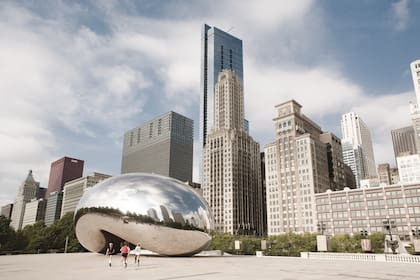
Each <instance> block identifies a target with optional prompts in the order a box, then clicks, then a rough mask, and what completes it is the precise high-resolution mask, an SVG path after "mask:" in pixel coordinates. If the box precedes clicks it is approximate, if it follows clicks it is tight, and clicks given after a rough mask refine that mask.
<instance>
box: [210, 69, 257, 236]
mask: <svg viewBox="0 0 420 280" xmlns="http://www.w3.org/2000/svg"><path fill="white" fill-rule="evenodd" d="M215 88H216V89H215V92H216V95H215V114H214V128H213V129H212V130H211V132H210V133H209V134H208V138H207V142H206V145H205V147H204V154H203V194H204V198H205V199H206V201H207V202H208V203H209V205H210V208H211V209H212V211H213V216H214V225H215V231H217V232H226V233H231V234H240V235H262V233H263V230H264V229H263V212H262V210H261V207H262V205H259V204H260V202H261V201H262V186H261V169H260V167H261V159H260V151H259V144H258V143H257V142H255V141H254V140H253V139H252V137H251V136H249V135H248V134H247V133H246V132H245V130H244V117H243V116H244V97H243V88H242V83H241V80H240V78H239V76H237V75H236V73H235V72H234V71H231V70H223V71H222V72H220V74H219V78H218V82H217V84H216V86H215Z"/></svg>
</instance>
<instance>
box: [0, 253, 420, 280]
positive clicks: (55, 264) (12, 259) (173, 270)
mask: <svg viewBox="0 0 420 280" xmlns="http://www.w3.org/2000/svg"><path fill="white" fill-rule="evenodd" d="M0 279H5V280H6V279H7V280H9V279H10V280H20V279H22V280H29V279H31V280H32V279H43V280H56V279H59V280H66V279H71V280H85V279H98V280H107V279H113V280H115V279H118V280H130V279H139V280H140V279H141V280H146V279H147V280H149V279H150V280H152V279H156V280H158V279H159V280H172V279H174V280H175V279H187V280H190V279H191V280H192V279H240V280H247V279H284V280H286V279H287V280H292V279H293V280H296V279H322V280H327V279H334V280H340V279H356V280H357V279H369V280H375V279H378V280H390V279H398V280H409V279H413V280H414V279H416V280H418V279H420V265H419V264H402V263H401V264H400V263H378V262H375V263H369V262H357V261H335V262H330V261H325V260H311V259H301V258H292V257H255V256H225V257H191V258H174V257H172V258H168V257H156V256H149V257H146V256H142V257H141V264H140V267H137V266H136V265H135V264H134V257H133V256H130V259H129V264H128V267H127V268H123V267H122V265H121V262H120V256H114V259H113V266H112V267H108V259H107V257H105V256H103V255H99V254H94V253H74V254H40V255H16V256H0Z"/></svg>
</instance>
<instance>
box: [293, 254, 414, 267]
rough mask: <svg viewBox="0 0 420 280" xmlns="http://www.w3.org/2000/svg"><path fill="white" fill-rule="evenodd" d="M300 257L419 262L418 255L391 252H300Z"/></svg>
mask: <svg viewBox="0 0 420 280" xmlns="http://www.w3.org/2000/svg"><path fill="white" fill-rule="evenodd" d="M300 257H301V258H304V259H316V260H346V261H364V262H397V263H416V264H420V256H412V255H400V254H397V255H391V254H352V253H316V252H301V253H300Z"/></svg>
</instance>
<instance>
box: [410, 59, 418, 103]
mask: <svg viewBox="0 0 420 280" xmlns="http://www.w3.org/2000/svg"><path fill="white" fill-rule="evenodd" d="M410 70H411V77H412V78H413V86H414V91H415V93H416V99H417V104H418V105H419V103H420V59H419V60H415V61H413V62H411V63H410Z"/></svg>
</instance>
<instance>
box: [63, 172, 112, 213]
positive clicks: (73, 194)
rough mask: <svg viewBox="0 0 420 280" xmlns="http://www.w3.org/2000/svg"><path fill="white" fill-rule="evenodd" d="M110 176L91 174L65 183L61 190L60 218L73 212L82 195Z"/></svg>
mask: <svg viewBox="0 0 420 280" xmlns="http://www.w3.org/2000/svg"><path fill="white" fill-rule="evenodd" d="M111 177H112V176H111V175H107V174H101V173H98V172H93V173H92V174H90V175H88V176H86V177H83V178H78V179H75V180H73V181H70V182H67V183H66V184H65V185H64V189H63V202H62V207H61V218H62V217H63V216H64V215H65V214H66V213H69V212H74V211H75V210H76V207H77V205H78V204H79V201H80V199H81V198H82V196H83V193H84V192H85V191H86V190H87V189H88V188H90V187H93V186H94V185H96V184H97V183H99V182H101V181H103V180H105V179H108V178H111Z"/></svg>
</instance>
